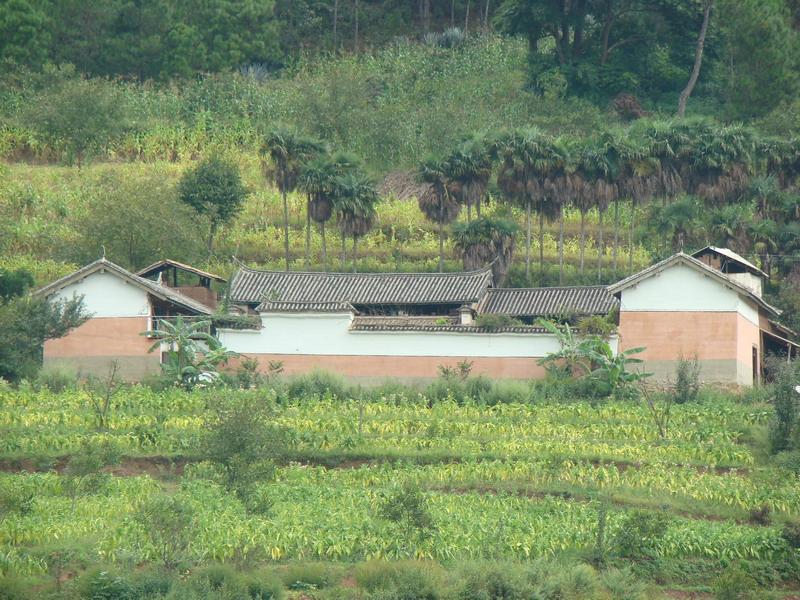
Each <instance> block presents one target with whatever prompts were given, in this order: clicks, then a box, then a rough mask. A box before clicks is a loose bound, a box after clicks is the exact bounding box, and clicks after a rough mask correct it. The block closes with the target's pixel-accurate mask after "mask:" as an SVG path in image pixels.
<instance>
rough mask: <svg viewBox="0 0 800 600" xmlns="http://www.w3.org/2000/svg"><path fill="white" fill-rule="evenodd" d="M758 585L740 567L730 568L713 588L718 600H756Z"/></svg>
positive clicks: (715, 582) (717, 580)
mask: <svg viewBox="0 0 800 600" xmlns="http://www.w3.org/2000/svg"><path fill="white" fill-rule="evenodd" d="M757 588H758V585H757V584H756V581H755V579H753V578H752V577H751V576H750V575H748V574H747V573H745V572H744V571H743V570H741V569H740V568H738V567H733V568H729V569H728V570H726V571H725V572H724V573H722V575H720V576H719V577H718V578H717V579H716V581H714V585H713V586H712V588H711V589H712V593H713V594H714V598H716V599H717V600H751V599H752V600H755V599H756V598H758V597H759V596H758V595H757V594H756V590H757Z"/></svg>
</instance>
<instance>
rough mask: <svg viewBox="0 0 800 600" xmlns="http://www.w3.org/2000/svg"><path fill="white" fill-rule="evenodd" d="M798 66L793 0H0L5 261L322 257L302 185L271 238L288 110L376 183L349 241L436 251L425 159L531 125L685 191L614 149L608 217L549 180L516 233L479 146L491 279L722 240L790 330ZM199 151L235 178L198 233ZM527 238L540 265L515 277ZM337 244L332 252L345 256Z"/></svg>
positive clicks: (429, 259)
mask: <svg viewBox="0 0 800 600" xmlns="http://www.w3.org/2000/svg"><path fill="white" fill-rule="evenodd" d="M707 9H710V12H709V15H710V18H709V23H708V28H707V32H706V35H705V40H704V41H705V43H704V46H703V53H702V61H701V62H699V63H698V65H699V71H698V78H697V85H696V86H695V87H694V89H693V90H692V91H691V95H690V97H689V98H688V108H687V112H686V119H684V120H683V121H681V120H676V119H675V118H674V116H675V114H676V112H677V110H678V99H679V95H680V94H681V92H682V91H683V90H684V88H686V86H687V82H688V81H689V80H690V76H691V74H692V69H693V66H694V64H695V58H696V53H697V49H698V48H697V46H698V37H699V35H700V32H701V29H702V25H703V22H704V14H705V12H706V10H707ZM798 61H800V0H651V1H645V0H405V1H399V0H395V1H390V0H263V1H256V0H202V1H189V0H135V1H124V0H107V1H103V2H84V1H81V0H2V1H0V73H1V75H0V157H2V159H3V162H2V163H0V252H1V253H2V255H1V259H0V268H4V269H10V270H14V269H20V268H22V269H25V270H27V271H30V272H31V273H32V274H33V277H34V279H35V281H36V283H43V282H45V281H47V280H50V279H53V278H54V277H56V276H58V275H61V274H63V273H65V272H68V271H69V270H70V269H72V268H74V267H75V265H77V264H82V263H85V262H87V261H89V260H93V259H95V258H97V257H98V256H99V255H100V254H101V252H102V251H103V250H102V249H103V248H105V251H106V252H107V255H108V256H109V258H111V259H112V260H115V261H117V262H119V263H120V264H122V265H124V266H126V267H129V268H138V267H142V266H144V265H146V264H147V263H149V262H151V261H153V260H156V259H159V258H163V257H165V256H171V257H173V258H176V259H179V260H184V261H186V262H193V263H196V264H199V265H201V266H202V265H205V266H207V267H209V268H213V269H217V270H219V271H221V272H222V273H223V274H226V273H229V272H230V270H231V269H232V264H231V262H230V257H231V256H233V255H235V256H237V257H238V258H240V259H241V260H244V261H247V262H249V263H251V264H257V265H261V266H265V267H270V268H282V267H283V266H284V265H283V263H284V262H288V263H289V265H290V268H293V269H294V268H312V269H317V268H324V267H325V266H327V265H328V261H327V260H324V259H323V258H322V257H323V252H322V241H321V238H320V231H318V228H317V226H316V224H315V225H314V227H307V209H308V206H307V202H308V201H309V198H310V196H308V195H307V193H306V192H307V189H305V188H302V189H297V190H296V191H292V190H290V193H289V194H288V199H287V203H288V216H289V219H288V221H289V228H288V229H289V231H288V239H289V241H288V246H289V248H288V251H287V250H286V249H285V247H284V233H283V224H284V212H283V208H282V203H281V198H280V195H279V193H278V191H277V190H276V188H275V185H274V184H275V177H274V172H273V167H274V165H272V164H270V161H269V160H268V159H267V160H265V159H264V156H263V153H262V155H260V154H259V150H260V149H263V146H264V142H265V139H266V138H267V136H268V134H269V133H270V132H271V131H273V130H275V128H278V127H281V128H286V129H288V130H291V131H294V132H295V133H296V134H297V135H300V136H307V137H308V138H313V139H316V140H318V141H320V142H322V143H324V144H325V145H326V146H327V148H328V150H329V151H330V152H331V153H335V152H339V151H346V152H349V153H352V154H353V155H355V156H356V157H360V161H363V167H361V170H363V171H364V172H365V173H366V174H368V175H369V176H370V177H371V179H372V181H373V182H374V184H375V187H376V189H377V190H378V191H379V192H380V198H381V201H380V204H379V205H378V206H377V209H376V212H375V214H374V216H372V217H370V219H369V221H370V222H369V225H370V227H369V228H366V230H365V233H364V234H363V236H362V237H360V238H359V240H358V244H359V247H358V249H355V248H354V249H353V250H352V251H350V250H346V252H352V256H356V251H357V252H358V253H359V254H358V256H359V260H358V265H357V268H359V269H362V270H382V271H387V270H406V271H419V270H433V269H435V268H437V263H438V262H439V247H438V239H437V238H438V229H439V227H438V225H440V223H438V222H436V219H431V220H428V219H426V214H428V213H426V212H425V209H424V207H418V206H417V202H416V201H414V199H413V194H414V192H415V190H416V191H418V190H419V189H421V188H419V187H418V185H419V182H418V179H419V172H420V165H423V164H428V165H430V164H432V163H430V160H440V161H442V160H444V159H445V158H446V157H452V156H454V154H453V153H454V152H456V149H457V148H459V147H460V146H459V144H462V142H463V140H464V139H465V138H467V137H469V136H473V137H476V136H477V138H478V139H482V140H490V139H492V138H494V137H496V136H497V135H498V134H499V133H500V132H503V131H511V130H515V131H522V130H526V131H530V130H531V128H535V131H537V132H538V133H537V134H536V135H542V136H549V137H548V139H549V138H553V139H556V138H557V139H558V141H559V144H562V143H563V144H562V145H563V146H564V148H567V149H568V150H569V151H568V152H567V153H566V154H565V156H567V154H568V155H569V156H568V160H567V161H566V163H565V165H566V166H565V172H567V171H568V172H569V173H570V174H575V173H578V174H579V175H580V176H581V177H582V179H581V181H592V180H593V181H595V182H596V181H599V180H600V179H602V177H600V175H599V173H600V170H598V164H595V166H594V168H592V167H590V166H588V165H587V163H586V161H585V160H584V161H583V162H582V163H581V161H580V160H578V159H579V158H580V157H581V156H582V154H581V153H582V152H583V153H584V154H585V153H586V151H587V150H586V148H587V143H588V147H591V144H592V143H594V142H597V140H598V139H601V138H602V136H603V135H604V134H605V133H608V134H609V135H611V137H613V138H614V139H616V140H622V141H625V140H627V139H628V138H630V140H635V141H636V143H637V144H640V146H639V150H637V152H639V153H640V156H639V158H637V159H636V161H633V162H630V161H629V165H628V166H629V167H630V168H629V169H628V172H627V173H628V175H629V176H632V175H633V174H634V173H633V172H634V171H636V173H635V175H636V176H637V177H645V175H647V174H643V173H644V171H647V170H648V169H650V171H651V173H650V174H651V175H652V174H655V175H658V176H659V177H661V176H662V175H663V174H664V173H672V172H675V173H679V174H680V175H681V177H682V180H681V182H680V185H673V186H672V187H673V188H674V189H660V190H657V189H656V188H652V189H651V190H650V191H649V192H648V193H647V194H644V195H641V194H640V195H636V198H634V197H633V196H632V194H631V193H630V189H631V188H630V184H631V183H632V180H631V177H628V179H627V180H626V181H623V180H622V176H623V175H624V174H625V168H623V167H624V165H623V162H624V161H621V160H620V159H619V157H616V158H613V157H612V158H613V161H612V162H614V163H615V169H614V170H615V175H614V178H611V177H610V175H608V174H607V173H606V174H605V175H606V177H605V178H606V179H607V180H608V181H609V183H610V184H613V185H614V186H616V187H615V189H619V190H622V191H625V190H627V193H620V194H619V195H615V196H614V198H613V205H614V216H613V218H612V216H611V214H610V213H611V210H610V209H609V204H608V199H609V197H607V198H606V201H605V202H604V201H603V198H602V194H600V195H599V196H598V195H595V196H592V195H591V194H589V196H591V197H588V198H587V197H581V198H580V200H581V201H580V202H578V200H579V198H578V196H577V195H576V194H574V193H570V191H569V190H568V189H566V188H564V189H562V190H561V192H562V194H561V200H559V203H560V204H559V205H558V206H557V211H556V212H546V211H544V210H539V208H541V207H539V208H537V206H534V207H533V208H534V211H536V212H538V213H540V214H542V217H543V219H542V224H541V227H542V229H543V233H542V235H541V237H539V236H534V237H535V239H533V240H532V241H531V242H530V244H528V240H526V239H525V227H524V223H525V211H524V203H522V204H521V203H520V202H518V201H517V200H518V199H515V198H513V197H512V196H513V194H510V193H506V192H508V191H509V190H508V189H506V190H505V191H504V189H503V186H502V185H500V184H501V182H500V181H499V180H498V179H497V178H496V176H498V175H499V174H500V173H498V171H497V168H498V165H497V164H495V165H494V166H492V170H491V177H490V180H489V181H488V182H487V200H489V201H488V202H487V204H486V207H485V211H484V213H483V217H484V218H489V219H494V221H493V222H487V223H485V225H486V226H487V227H488V229H485V230H484V231H483V234H486V235H488V237H489V238H491V237H492V236H495V238H496V236H497V235H498V234H497V231H498V230H497V229H496V226H497V224H498V223H500V222H501V221H504V222H510V223H511V224H512V225H514V224H516V225H517V227H516V229H514V228H512V229H508V230H507V231H506V232H505V233H504V234H503V235H506V234H508V235H510V236H511V239H512V241H514V242H515V245H516V251H514V243H512V244H511V246H510V247H507V248H505V250H504V251H508V252H509V255H510V254H512V253H513V257H514V258H513V259H511V258H509V262H510V267H509V278H508V281H507V284H508V285H552V284H558V283H566V284H569V283H576V284H577V283H594V282H597V281H603V282H610V281H614V280H616V279H619V278H620V277H621V276H623V275H624V274H626V273H628V272H630V271H632V270H636V269H639V268H642V267H643V266H645V265H647V264H649V263H650V262H652V261H653V260H655V259H657V258H660V257H663V256H665V255H667V254H669V253H671V252H673V251H676V250H679V249H682V248H686V249H687V250H691V249H694V248H696V247H699V246H701V245H705V244H708V243H714V244H719V245H727V246H730V247H732V248H734V249H735V250H737V251H738V252H740V253H742V254H744V255H745V256H746V257H747V258H749V259H751V260H753V261H754V262H756V263H758V264H759V265H760V266H762V267H764V268H765V269H766V270H769V271H770V272H771V273H772V275H773V285H772V287H771V288H770V290H769V292H770V298H771V299H772V300H773V301H774V302H776V303H778V304H780V305H781V306H782V307H784V308H786V309H787V310H788V311H789V312H788V313H787V315H788V316H787V320H788V321H789V322H793V320H794V321H796V322H797V323H800V321H798V319H797V315H798V314H800V311H798V308H800V300H798V292H797V290H800V259H799V258H798V252H800V250H799V249H798V245H800V244H798V237H800V236H799V235H798V231H797V225H796V223H797V217H800V208H798V206H799V205H798V197H799V196H798V193H797V184H798V180H797V175H798V173H800V145H798V142H797V141H796V140H797V137H798V134H800V100H798V87H799V86H800V68H798V67H799V66H800V65H798ZM534 137H535V136H534ZM542 139H544V138H542ZM609 139H611V138H609ZM679 146H680V148H679ZM559 147H561V146H559ZM580 148H583V150H580ZM604 148H605V151H606V155H607V157H608V156H611V154H609V152H611V150H609V148H610V146H608V145H606V146H604ZM565 152H566V151H565ZM612 154H613V153H612ZM679 155H680V156H679ZM212 156H214V157H221V158H222V159H224V160H225V161H227V163H228V164H231V165H233V166H234V168H235V170H236V171H237V172H238V174H239V175H240V176H241V179H242V181H243V184H244V189H245V190H246V192H247V197H246V199H245V200H244V202H243V204H242V207H241V210H239V211H234V214H233V216H232V218H231V219H230V220H228V221H227V222H224V223H220V224H219V226H217V225H216V224H214V225H212V231H213V232H214V236H213V240H211V246H210V251H209V247H208V245H207V239H208V232H209V223H208V215H204V214H201V213H198V212H197V211H194V210H192V209H191V207H189V206H187V205H186V203H184V202H182V201H181V199H180V193H179V186H178V182H179V180H180V179H181V177H182V176H183V175H184V174H185V173H186V172H187V170H191V169H194V168H195V166H196V165H197V164H198V163H199V162H200V161H201V160H202V159H206V158H209V157H212ZM595 158H597V157H595ZM425 161H428V162H427V163H425ZM439 164H440V166H441V165H442V164H444V163H441V162H440V163H439ZM631 169H633V170H631ZM601 170H602V169H601ZM617 171H618V172H617ZM647 176H649V175H647ZM543 177H544V176H543ZM612 179H613V180H612ZM662 179H663V178H662ZM563 181H564V182H567V181H568V180H567V179H564V180H563ZM570 181H573V180H570ZM381 182H383V184H381ZM633 183H634V184H635V183H636V182H635V181H633ZM651 183H653V182H652V181H651ZM708 185H711V186H715V190H716V191H715V192H714V194H716V195H713V194H712V195H713V196H714V197H713V198H711V199H709V198H710V196H709V195H708V194H706V196H707V197H702V193H701V192H702V190H703V189H705V188H703V187H702V186H708ZM626 186H627V187H626ZM725 186H728V187H727V188H726V187H725ZM573 191H574V190H573ZM308 193H309V194H310V192H308ZM584 196H586V194H584ZM562 200H563V202H562ZM607 209H609V213H608V214H604V213H605V211H606V210H607ZM465 213H466V210H462V211H461V212H460V213H459V212H456V213H455V217H454V220H455V222H448V223H446V224H445V225H446V226H445V227H444V232H443V235H444V237H445V240H444V254H445V256H444V267H445V268H446V269H450V270H453V269H459V268H464V266H465V265H466V264H467V263H468V260H467V258H466V257H465V256H464V254H465V250H464V244H463V243H461V242H459V239H461V241H462V242H463V239H464V237H463V231H462V234H458V232H457V231H456V230H458V227H461V226H462V225H463V223H464V222H465V221H466V214H465ZM428 216H429V217H430V214H428ZM335 222H337V221H336V220H335V219H334V220H333V221H332V223H331V225H332V226H331V227H330V230H329V231H328V236H329V237H328V242H329V248H328V250H329V252H330V254H331V257H333V256H334V255H337V259H338V252H339V243H340V239H339V237H337V236H338V235H339V225H338V224H337V225H336V226H333V225H334V223H335ZM459 223H462V225H459ZM561 225H563V234H561V233H560V227H561ZM451 226H452V227H455V228H456V230H453V229H451ZM489 226H491V227H489ZM492 227H495V229H492ZM341 231H344V229H341ZM487 232H488V233H487ZM467 233H469V234H470V235H473V234H474V235H478V236H480V235H483V234H482V233H481V232H480V231H477V229H475V230H474V231H473V230H471V231H468V232H467ZM307 234H308V237H306V235H307ZM458 235H461V238H459V237H458ZM487 239H488V238H487ZM484 242H486V240H483V241H482V243H484ZM492 243H494V242H492ZM525 246H528V248H530V250H529V253H531V254H532V255H533V256H534V257H535V256H536V254H537V253H538V254H539V257H541V259H542V260H541V261H540V262H541V264H539V265H538V266H536V265H534V266H535V268H534V269H533V270H532V271H531V270H530V269H528V268H526V269H524V270H523V265H522V259H523V256H524V255H525V254H526V248H525ZM470 248H473V249H474V245H473V246H470ZM347 256H348V255H347V254H346V253H343V257H342V260H341V263H337V264H332V265H330V266H331V267H336V268H340V267H341V268H347V269H350V268H351V265H350V261H349V259H348V260H345V259H346V258H347ZM557 257H558V258H557ZM330 262H333V261H332V260H331V261H330ZM355 262H356V261H353V268H356V264H355ZM557 262H561V263H562V265H561V266H560V267H559V266H558V265H557V264H556V263H557ZM792 315H794V316H792Z"/></svg>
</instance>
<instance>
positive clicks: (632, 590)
mask: <svg viewBox="0 0 800 600" xmlns="http://www.w3.org/2000/svg"><path fill="white" fill-rule="evenodd" d="M600 579H601V581H602V582H603V585H604V586H605V588H606V589H607V590H608V592H609V594H610V595H611V599H612V600H647V599H648V598H650V597H651V595H650V593H649V591H648V586H647V584H646V583H645V582H644V581H641V580H640V579H637V578H636V576H635V575H634V574H633V573H632V572H631V571H630V570H629V569H609V570H608V571H605V572H604V573H603V574H602V575H601V577H600Z"/></svg>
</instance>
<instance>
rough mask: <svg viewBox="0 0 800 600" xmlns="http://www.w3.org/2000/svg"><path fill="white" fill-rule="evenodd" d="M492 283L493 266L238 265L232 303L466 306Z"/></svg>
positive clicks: (232, 288) (232, 290) (232, 284)
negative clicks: (315, 269)
mask: <svg viewBox="0 0 800 600" xmlns="http://www.w3.org/2000/svg"><path fill="white" fill-rule="evenodd" d="M491 283H492V270H491V267H487V268H485V269H481V270H480V271H470V272H467V273H306V272H296V271H295V272H293V271H289V272H285V271H281V272H276V271H259V270H256V269H250V268H248V267H245V266H240V268H239V270H238V271H237V272H236V274H235V275H234V277H233V280H232V281H231V299H232V300H233V301H234V302H240V303H256V302H257V303H261V302H270V301H271V302H276V301H279V302H349V303H351V304H466V303H472V302H477V301H478V300H479V299H480V298H481V297H483V295H484V293H485V292H486V289H487V288H488V287H489V286H490V285H491Z"/></svg>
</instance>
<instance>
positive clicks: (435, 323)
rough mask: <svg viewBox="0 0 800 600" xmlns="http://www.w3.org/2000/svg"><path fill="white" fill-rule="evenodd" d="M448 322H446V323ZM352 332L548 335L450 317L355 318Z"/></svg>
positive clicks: (538, 328)
mask: <svg viewBox="0 0 800 600" xmlns="http://www.w3.org/2000/svg"><path fill="white" fill-rule="evenodd" d="M445 321H446V322H445ZM350 330H351V331H433V332H437V331H438V332H447V333H529V334H530V333H547V331H546V330H545V329H543V328H541V327H528V326H516V327H498V328H496V329H487V328H486V327H477V326H475V325H460V324H458V322H457V320H456V319H453V318H450V317H354V318H353V322H352V324H351V325H350Z"/></svg>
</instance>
